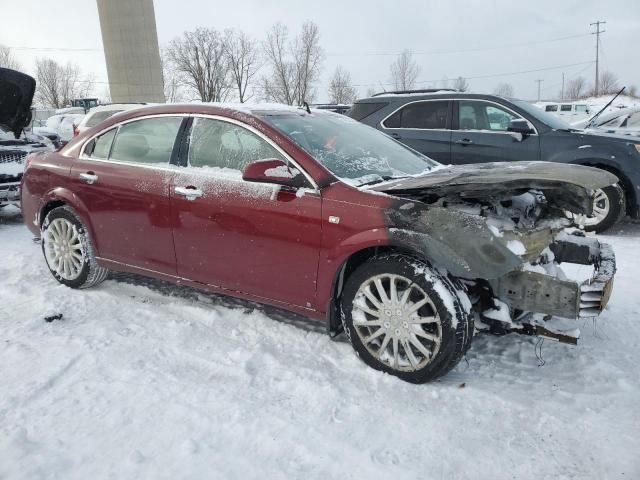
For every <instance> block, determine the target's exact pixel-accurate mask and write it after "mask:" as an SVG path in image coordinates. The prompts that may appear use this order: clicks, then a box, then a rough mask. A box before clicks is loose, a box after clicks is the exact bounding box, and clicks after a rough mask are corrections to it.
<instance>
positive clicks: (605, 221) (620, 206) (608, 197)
mask: <svg viewBox="0 0 640 480" xmlns="http://www.w3.org/2000/svg"><path fill="white" fill-rule="evenodd" d="M624 211H625V198H624V192H623V191H622V188H620V187H619V186H618V185H611V186H610V187H605V188H602V189H600V188H599V189H598V190H596V191H595V198H594V206H593V216H590V217H585V218H584V219H583V220H584V229H585V230H586V231H588V232H596V233H601V232H604V231H605V230H608V229H609V228H611V227H612V226H613V225H615V224H616V223H617V222H618V220H620V217H622V215H623V213H624Z"/></svg>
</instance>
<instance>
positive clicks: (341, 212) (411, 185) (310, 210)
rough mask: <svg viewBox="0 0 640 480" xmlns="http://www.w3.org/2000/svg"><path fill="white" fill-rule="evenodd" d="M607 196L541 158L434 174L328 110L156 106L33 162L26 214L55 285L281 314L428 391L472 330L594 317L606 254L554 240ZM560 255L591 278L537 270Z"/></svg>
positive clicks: (610, 266)
mask: <svg viewBox="0 0 640 480" xmlns="http://www.w3.org/2000/svg"><path fill="white" fill-rule="evenodd" d="M616 181H617V179H616V178H615V176H613V175H611V174H608V173H606V172H602V171H599V170H596V169H592V168H588V167H572V166H569V165H565V164H546V163H544V162H528V163H522V164H517V168H514V167H513V165H511V166H510V165H505V164H475V165H471V166H458V167H450V168H445V167H443V166H441V165H439V164H437V163H436V162H434V161H432V160H430V159H428V158H426V157H424V156H422V155H421V154H419V153H417V152H415V151H413V150H411V149H409V148H407V147H405V146H403V145H401V144H400V143H398V142H396V141H394V140H392V139H391V138H389V137H387V136H386V135H384V134H382V133H380V132H378V131H376V130H374V129H372V128H370V127H367V126H365V125H362V124H359V123H357V122H355V121H353V120H351V119H349V118H347V117H344V116H341V115H337V114H333V113H328V112H321V111H313V112H310V111H306V110H304V109H298V108H292V107H291V108H288V107H287V108H285V107H280V106H278V107H276V106H268V105H262V106H261V105H257V106H255V107H253V108H249V107H244V106H242V107H238V108H230V107H224V106H216V105H207V104H192V105H166V106H155V107H147V108H141V109H138V110H132V111H129V112H126V113H123V114H120V115H117V116H114V117H112V118H110V119H108V120H106V121H105V122H103V123H101V124H99V125H98V126H96V127H94V128H92V129H90V130H88V131H86V132H84V133H83V134H81V135H80V136H78V137H76V138H75V139H73V140H72V141H71V142H70V143H69V144H68V145H67V146H65V147H64V148H63V149H61V150H60V151H58V152H51V153H47V154H36V155H31V156H29V157H28V158H27V161H26V166H25V173H24V176H23V181H22V209H23V215H24V219H25V222H26V224H27V226H28V227H29V228H30V229H31V231H32V232H33V233H34V235H36V236H37V237H39V238H41V239H42V249H43V253H44V258H45V260H46V263H47V265H48V267H49V269H50V271H51V273H52V274H53V276H54V277H55V278H56V279H57V280H58V281H59V282H60V283H62V284H64V285H67V286H69V287H72V288H85V287H91V286H94V285H97V284H98V283H100V282H101V281H103V280H104V279H105V278H106V277H107V274H108V271H109V270H118V271H128V272H134V273H138V274H142V275H148V276H152V277H156V278H160V279H164V280H169V281H173V282H180V283H182V284H187V285H191V286H194V287H198V288H203V289H207V290H212V291H216V292H222V293H226V294H229V295H234V296H238V297H243V298H247V299H251V300H255V301H258V302H263V303H268V304H272V305H275V306H279V307H282V308H286V309H289V310H292V311H295V312H298V313H302V314H305V315H308V316H311V317H314V318H317V319H323V320H325V321H326V322H327V327H328V330H329V331H330V332H331V333H334V334H337V333H339V332H340V331H341V330H342V329H344V330H345V331H346V333H347V335H348V337H349V339H350V341H351V342H352V344H353V346H354V348H355V349H356V351H357V352H358V354H359V356H360V357H361V358H362V359H363V360H364V361H365V362H366V363H368V364H369V365H371V366H373V367H374V368H377V369H379V370H383V371H386V372H388V373H391V374H393V375H397V376H399V377H401V378H402V379H404V380H407V381H410V382H425V381H428V380H430V379H433V378H435V377H438V376H440V375H443V374H444V373H446V372H447V371H449V370H450V369H451V368H453V367H454V366H455V365H456V363H457V362H458V361H459V360H460V358H461V357H462V355H463V354H464V353H465V351H466V350H467V349H468V348H469V346H470V344H471V339H472V336H473V333H474V319H476V320H481V322H477V324H476V327H475V328H490V329H491V330H492V331H494V330H495V329H496V328H498V327H501V328H502V329H503V331H504V332H505V333H506V332H507V331H509V329H514V330H515V329H516V327H517V325H515V324H516V323H518V322H520V323H521V324H523V325H529V327H530V328H529V329H528V330H527V331H528V332H529V333H531V334H540V333H543V332H542V330H536V328H539V327H537V326H536V325H537V324H538V323H539V322H533V321H531V322H529V323H528V324H527V323H526V322H527V320H526V316H523V315H522V314H523V312H524V313H526V312H530V313H536V312H537V313H543V314H547V315H561V316H563V317H573V318H578V317H580V316H587V315H597V314H598V313H599V312H600V311H601V310H602V308H603V307H604V305H605V304H606V302H607V300H608V295H609V291H610V285H611V280H612V277H613V273H614V271H615V268H614V258H613V254H612V253H611V251H610V249H609V248H608V247H607V246H606V245H601V244H600V243H599V242H598V241H597V240H595V239H594V238H583V237H580V236H574V235H568V234H566V233H563V232H562V230H563V228H564V227H566V226H569V223H570V220H568V219H567V218H566V216H565V215H564V212H565V211H566V210H570V211H572V212H574V213H577V214H578V215H574V218H580V215H582V216H584V215H586V214H589V213H590V211H591V210H590V209H591V206H592V201H591V193H592V191H593V190H595V189H597V188H602V187H605V186H608V185H612V184H615V183H616ZM559 185H560V186H562V188H561V189H560V190H559V189H558V186H559ZM584 245H587V246H588V247H589V248H587V252H586V253H585V252H584V251H583V249H582V250H581V246H584ZM563 256H566V257H571V260H570V261H572V262H574V263H585V264H594V265H597V266H598V268H596V270H595V273H594V278H593V279H592V280H591V281H590V282H588V284H579V283H572V282H569V281H566V280H564V279H562V278H559V277H558V276H557V275H555V274H554V273H553V272H552V269H551V268H547V267H549V266H550V265H555V264H557V263H559V262H561V261H563ZM527 265H529V266H531V265H537V266H540V269H542V270H540V269H538V271H534V269H531V268H525V267H526V266H527ZM545 268H547V270H548V273H546V274H545V273H540V272H541V271H544V269H545ZM585 292H588V294H585ZM496 311H497V312H501V313H500V315H496V314H495V313H492V312H496ZM529 318H530V317H529ZM496 325H497V327H496ZM517 328H519V329H521V330H522V326H520V327H517ZM525 330H526V329H525ZM547 333H548V332H547Z"/></svg>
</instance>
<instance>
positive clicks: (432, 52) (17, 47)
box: [7, 33, 591, 57]
mask: <svg viewBox="0 0 640 480" xmlns="http://www.w3.org/2000/svg"><path fill="white" fill-rule="evenodd" d="M589 35H591V34H590V33H585V34H579V35H569V36H565V37H557V38H550V39H547V40H534V41H531V42H519V43H510V44H503V45H493V46H489V47H478V48H468V49H456V50H426V51H412V52H411V54H412V55H450V54H454V53H466V52H481V51H487V50H500V49H503V48H516V47H524V46H528V45H539V44H544V43H553V42H560V41H564V40H571V39H574V38H582V37H586V36H589ZM7 46H8V47H9V48H11V49H14V50H32V51H41V52H56V51H58V52H102V49H101V48H77V47H29V46H23V45H7ZM399 54H400V52H360V53H358V52H351V53H328V54H326V56H327V57H358V56H362V57H371V56H397V55H399Z"/></svg>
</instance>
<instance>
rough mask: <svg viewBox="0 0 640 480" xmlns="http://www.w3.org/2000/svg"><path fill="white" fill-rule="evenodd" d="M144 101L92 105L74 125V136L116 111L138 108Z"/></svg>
mask: <svg viewBox="0 0 640 480" xmlns="http://www.w3.org/2000/svg"><path fill="white" fill-rule="evenodd" d="M145 105H146V104H144V103H110V104H109V105H100V106H98V107H93V108H92V109H91V110H89V112H88V113H87V114H86V115H85V116H84V118H83V119H82V121H81V122H80V123H78V125H76V127H75V129H74V132H73V133H74V136H75V135H80V134H81V133H82V132H84V131H85V130H89V129H90V128H91V127H95V126H96V125H98V124H99V123H100V122H102V121H103V120H106V119H107V118H109V117H111V116H113V115H115V114H116V113H120V112H124V111H125V110H133V109H134V108H140V107H143V106H145Z"/></svg>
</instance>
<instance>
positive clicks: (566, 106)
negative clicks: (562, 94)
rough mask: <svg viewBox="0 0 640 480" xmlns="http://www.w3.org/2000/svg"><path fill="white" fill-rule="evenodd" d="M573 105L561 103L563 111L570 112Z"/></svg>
mask: <svg viewBox="0 0 640 480" xmlns="http://www.w3.org/2000/svg"><path fill="white" fill-rule="evenodd" d="M571 107H572V105H560V111H561V112H570V111H571Z"/></svg>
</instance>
